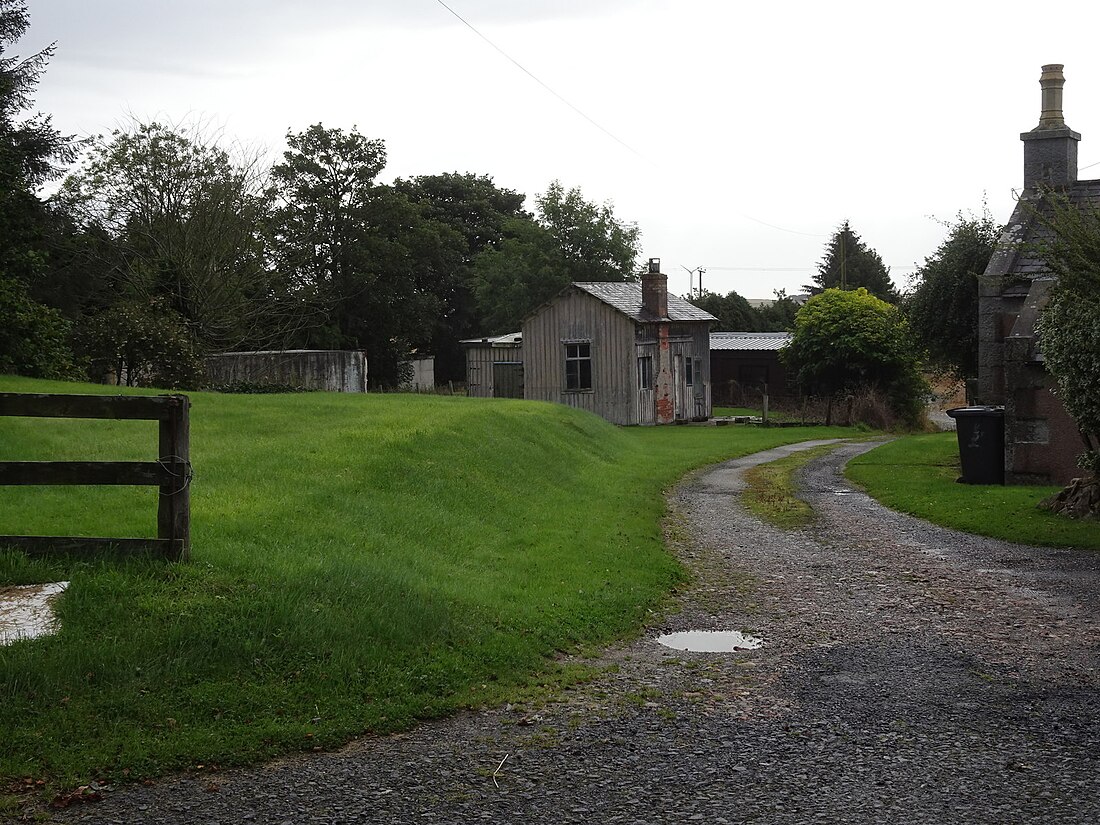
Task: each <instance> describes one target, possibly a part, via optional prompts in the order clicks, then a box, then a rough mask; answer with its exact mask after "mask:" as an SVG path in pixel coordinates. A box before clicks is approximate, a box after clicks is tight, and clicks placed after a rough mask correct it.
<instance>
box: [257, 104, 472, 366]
mask: <svg viewBox="0 0 1100 825" xmlns="http://www.w3.org/2000/svg"><path fill="white" fill-rule="evenodd" d="M287 146H288V147H289V148H288V150H287V151H286V152H285V153H284V154H283V160H282V162H280V163H278V164H276V165H275V166H274V167H273V168H272V171H271V187H270V189H269V191H268V195H269V199H270V200H271V203H272V221H271V233H270V238H271V244H272V254H273V255H274V257H275V260H276V261H277V262H278V266H279V268H280V269H281V270H283V271H285V272H287V273H288V274H289V275H290V276H291V277H293V278H294V280H295V282H296V283H297V284H298V285H299V286H300V287H301V288H302V289H303V290H307V291H308V292H309V293H310V294H311V295H313V296H314V297H315V299H316V301H317V302H318V304H319V305H320V306H322V307H323V308H324V311H325V314H326V316H327V322H326V323H325V324H323V325H315V326H313V327H312V328H310V329H308V330H306V331H304V333H303V335H302V336H301V340H302V341H303V343H305V344H307V345H320V346H326V347H341V348H354V349H365V350H366V351H367V355H368V358H369V361H370V367H371V374H372V376H373V378H374V379H375V380H376V381H378V382H379V383H381V384H383V385H386V386H396V385H398V384H400V383H401V378H402V375H401V364H402V363H403V362H404V361H405V360H406V359H408V358H409V357H410V355H411V353H412V352H413V351H414V350H420V349H423V348H427V347H429V346H430V344H431V341H432V334H433V331H434V326H433V325H434V323H435V320H436V319H437V318H438V317H439V316H440V314H441V313H442V312H443V311H444V307H443V302H442V301H441V300H440V297H439V296H438V295H437V294H436V291H435V289H436V287H437V286H438V285H439V284H440V283H442V282H443V281H445V280H446V279H448V278H450V277H451V275H452V274H453V272H454V271H455V269H456V268H457V267H458V266H459V265H460V263H461V255H460V249H461V239H460V237H459V235H458V233H457V232H455V231H454V230H453V229H452V228H450V227H448V226H447V225H445V224H443V223H440V222H439V221H436V220H433V219H432V218H430V217H428V216H427V215H426V214H425V210H424V208H423V207H422V206H421V205H419V204H417V203H415V202H414V201H413V200H412V199H410V197H409V196H408V195H407V194H405V193H403V192H401V191H398V190H397V189H395V188H393V187H388V186H382V185H380V184H378V183H376V182H375V179H376V177H377V175H378V173H379V172H381V170H382V169H383V167H384V166H385V163H386V149H385V144H384V143H383V142H382V141H381V140H373V139H368V138H366V137H364V136H363V135H361V134H359V132H358V131H356V130H355V129H354V128H352V130H351V131H350V132H345V131H344V130H342V129H333V128H325V127H324V126H323V125H322V124H320V123H318V124H315V125H313V126H311V127H309V128H308V129H306V130H305V131H303V132H300V133H298V134H294V133H289V134H288V135H287Z"/></svg>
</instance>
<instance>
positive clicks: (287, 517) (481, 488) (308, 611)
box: [0, 378, 846, 785]
mask: <svg viewBox="0 0 1100 825" xmlns="http://www.w3.org/2000/svg"><path fill="white" fill-rule="evenodd" d="M0 391H9V392H10V391H18V392H77V391H79V392H102V393H109V392H116V391H117V390H115V389H114V388H104V387H95V386H77V385H67V384H49V383H46V382H39V381H30V380H23V379H14V378H0ZM192 401H193V412H192V438H191V443H192V461H193V464H194V468H195V480H194V484H193V487H192V505H193V519H194V522H193V541H194V547H193V553H192V557H193V560H192V562H191V563H190V564H187V565H173V564H167V563H162V562H140V561H131V562H118V561H75V560H72V559H57V560H52V561H29V560H27V559H26V558H24V557H23V556H21V555H19V554H17V553H11V552H6V553H0V584H5V583H6V584H13V583H31V582H38V581H52V580H62V579H64V580H69V581H71V582H72V584H71V586H70V588H69V591H68V592H67V593H66V594H65V595H64V596H62V597H61V599H60V600H59V602H58V611H59V614H60V617H61V622H62V623H61V630H60V632H59V633H58V634H57V635H55V636H51V637H45V638H41V639H36V640H33V641H24V642H18V643H16V644H14V645H11V646H8V647H0V737H2V740H3V741H4V742H5V745H6V747H5V748H4V749H3V750H2V751H0V776H2V777H7V778H11V777H24V776H29V777H33V778H39V777H41V778H45V779H47V780H48V781H49V782H50V783H51V784H53V785H57V784H62V785H69V784H74V783H77V782H80V781H85V780H88V779H90V778H96V777H98V778H103V779H111V780H119V779H122V778H123V777H130V778H139V777H142V776H152V775H156V774H158V773H162V772H164V771H168V770H178V769H184V768H188V767H192V766H196V765H200V764H201V765H206V766H210V765H212V764H216V765H221V766H225V765H230V764H240V763H244V762H249V761H255V760H257V759H262V758H265V757H269V756H273V755H276V754H279V753H285V752H288V751H294V750H302V749H311V748H328V747H334V746H337V745H339V744H341V743H343V742H345V741H346V740H347V739H349V738H350V737H353V736H355V735H357V734H360V733H363V732H366V731H389V730H395V729H400V728H404V727H408V726H409V725H411V724H413V723H414V722H415V721H416V720H418V719H424V718H429V717H433V716H438V715H441V714H445V713H448V712H451V711H453V710H455V709H457V708H461V707H466V706H471V705H472V706H477V705H481V704H484V703H492V702H497V701H501V700H502V699H504V698H514V697H516V696H519V695H522V694H523V692H524V691H527V690H530V689H537V688H538V686H539V685H540V684H544V683H553V682H561V681H568V680H571V679H575V678H578V677H579V676H580V674H579V673H577V672H576V671H573V670H563V669H562V667H560V666H558V665H556V664H555V661H554V658H553V656H554V653H555V652H556V651H560V650H564V649H572V648H574V647H575V646H577V645H582V644H590V643H601V642H605V641H607V640H609V639H612V638H614V637H617V636H621V635H623V634H627V633H630V632H631V631H632V630H633V629H635V628H636V627H638V625H639V624H640V623H641V622H642V621H643V619H644V617H645V615H646V611H647V610H648V609H650V608H652V607H653V606H654V605H655V604H657V603H658V602H659V601H660V600H661V598H662V596H663V595H664V594H665V593H667V592H668V591H669V589H670V588H671V587H673V586H674V585H675V584H676V583H677V581H679V579H680V577H681V576H682V572H681V570H680V568H679V567H678V565H677V564H676V563H675V562H674V560H673V559H672V558H671V557H670V556H669V555H668V554H667V553H666V552H665V550H664V547H663V544H662V541H661V534H660V519H661V516H662V513H663V510H664V501H663V497H662V490H663V489H664V488H666V487H667V486H668V485H670V484H671V483H673V482H674V481H675V480H676V479H677V478H679V477H680V476H681V475H682V474H683V473H685V472H686V471H688V470H689V469H691V468H693V467H697V466H700V465H704V464H707V463H712V462H715V461H719V460H722V459H724V458H728V457H732V456H735V455H743V454H746V453H751V452H754V451H756V450H760V449H766V448H768V447H772V446H775V445H777V444H780V443H789V442H791V441H798V440H804V439H808V438H821V437H830V436H837V435H843V434H845V433H846V431H845V430H843V429H840V428H830V429H825V428H813V429H805V430H800V429H774V430H770V429H756V428H751V429H747V428H734V427H724V428H714V427H709V428H708V427H674V428H671V427H666V428H646V429H620V428H616V427H613V426H611V425H609V424H607V423H606V422H604V421H602V420H600V419H598V418H595V417H593V416H590V415H587V414H584V413H580V412H577V411H575V410H571V409H569V408H566V407H561V406H554V405H548V404H537V403H530V402H523V401H503V400H501V401H493V400H478V399H467V398H446V397H438V396H411V395H369V396H356V395H334V394H325V393H307V394H299V395H285V396H229V395H224V396H223V395H215V394H204V393H194V394H192ZM155 427H156V425H155V424H154V423H151V422H125V423H118V422H103V421H67V420H58V419H14V418H7V419H0V459H4V460H47V459H49V460H62V459H69V460H74V459H87V460H149V459H152V458H154V457H155V453H156V448H155V445H156V438H155ZM156 497H157V493H156V490H155V488H88V487H67V488H66V487H55V488H33V487H28V488H0V533H16V534H18V533H31V534H33V533H45V534H77V535H79V534H83V535H108V536H110V535H115V536H126V535H154V534H155V512H156Z"/></svg>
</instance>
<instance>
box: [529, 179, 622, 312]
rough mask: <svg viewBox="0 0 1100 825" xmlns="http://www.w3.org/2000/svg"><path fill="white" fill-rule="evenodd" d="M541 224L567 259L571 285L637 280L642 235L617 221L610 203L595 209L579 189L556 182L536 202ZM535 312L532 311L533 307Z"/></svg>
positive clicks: (596, 206) (594, 205)
mask: <svg viewBox="0 0 1100 825" xmlns="http://www.w3.org/2000/svg"><path fill="white" fill-rule="evenodd" d="M535 203H536V205H537V206H538V220H539V223H540V224H541V225H542V226H543V228H545V229H546V230H547V231H549V232H550V234H551V235H552V236H553V237H554V240H555V241H557V243H558V245H559V246H560V248H561V251H562V255H563V256H564V258H565V265H566V269H567V272H566V274H567V275H568V280H569V281H628V280H631V279H632V278H634V277H636V276H637V272H638V256H639V254H640V252H641V246H640V239H641V233H640V231H639V229H638V227H637V226H636V225H634V224H627V223H623V222H622V221H620V220H618V219H617V218H616V217H615V211H614V207H613V205H612V204H611V203H610V202H607V203H603V204H601V205H596V204H594V203H590V202H589V201H586V200H585V199H584V195H583V194H582V193H581V190H580V189H577V188H573V189H570V190H569V191H568V192H567V191H565V188H564V187H563V186H562V185H561V182H560V181H553V182H552V183H551V184H550V185H549V186H548V187H547V189H546V191H545V192H544V193H543V194H541V195H538V196H537V197H536V198H535ZM532 308H533V307H532Z"/></svg>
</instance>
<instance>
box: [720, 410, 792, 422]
mask: <svg viewBox="0 0 1100 825" xmlns="http://www.w3.org/2000/svg"><path fill="white" fill-rule="evenodd" d="M762 413H763V410H762V409H761V408H759V407H715V408H714V416H715V418H727V417H732V416H741V415H751V416H755V417H757V418H759V417H760V416H761V415H762ZM768 420H769V421H797V420H799V419H798V416H797V415H794V414H791V413H786V412H777V411H776V410H769V411H768Z"/></svg>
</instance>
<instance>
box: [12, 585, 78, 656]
mask: <svg viewBox="0 0 1100 825" xmlns="http://www.w3.org/2000/svg"><path fill="white" fill-rule="evenodd" d="M68 586H69V583H68V582H52V583H51V584H21V585H16V586H14V587H0V645H10V644H11V643H12V642H14V641H17V640H19V639H33V638H34V637H35V636H42V635H45V634H47V633H52V632H53V631H54V630H56V628H57V618H56V617H55V616H54V614H53V606H52V604H51V602H52V601H53V599H54V597H55V596H57V595H58V594H59V593H61V592H62V591H64V590H65V588H66V587H68Z"/></svg>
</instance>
